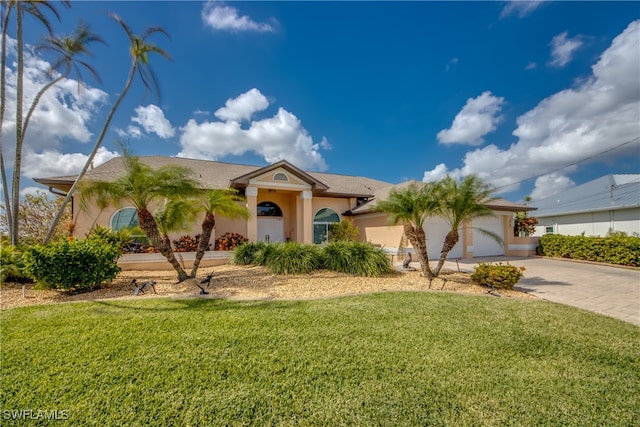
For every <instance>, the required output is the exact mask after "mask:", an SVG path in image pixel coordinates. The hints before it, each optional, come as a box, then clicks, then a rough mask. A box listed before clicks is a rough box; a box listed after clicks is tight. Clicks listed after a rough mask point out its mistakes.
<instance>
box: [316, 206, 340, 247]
mask: <svg viewBox="0 0 640 427" xmlns="http://www.w3.org/2000/svg"><path fill="white" fill-rule="evenodd" d="M335 222H340V215H338V213H337V212H336V211H334V210H333V209H331V208H322V209H320V210H319V211H318V213H317V214H316V216H315V217H314V218H313V243H315V244H321V243H326V242H327V241H328V240H329V226H330V225H331V224H333V223H335Z"/></svg>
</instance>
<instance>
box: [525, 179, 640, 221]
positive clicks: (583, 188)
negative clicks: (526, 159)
mask: <svg viewBox="0 0 640 427" xmlns="http://www.w3.org/2000/svg"><path fill="white" fill-rule="evenodd" d="M531 204H532V205H533V206H536V207H537V208H538V211H537V212H536V216H537V217H545V216H552V215H567V214H572V213H582V212H596V211H603V210H617V209H623V208H633V207H640V174H624V175H605V176H602V177H600V178H597V179H594V180H593V181H589V182H587V183H584V184H582V185H578V186H576V187H573V188H570V189H568V190H565V191H562V192H560V193H557V194H554V195H553V196H550V197H547V198H544V199H540V200H535V201H533V202H532V203H531Z"/></svg>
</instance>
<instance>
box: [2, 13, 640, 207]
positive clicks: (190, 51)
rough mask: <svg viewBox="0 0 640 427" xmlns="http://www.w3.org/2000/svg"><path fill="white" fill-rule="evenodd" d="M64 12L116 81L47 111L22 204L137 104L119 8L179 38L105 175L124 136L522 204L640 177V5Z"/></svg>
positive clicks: (154, 145)
mask: <svg viewBox="0 0 640 427" xmlns="http://www.w3.org/2000/svg"><path fill="white" fill-rule="evenodd" d="M56 6H57V8H58V10H59V11H60V14H61V22H55V23H54V29H55V30H56V32H62V33H70V32H71V31H72V30H73V28H74V26H75V24H76V23H77V21H78V19H79V18H82V19H83V20H84V21H85V22H87V23H88V24H89V25H90V26H91V29H92V30H93V31H94V32H96V33H98V34H100V35H101V36H102V37H103V38H104V39H105V41H106V42H107V43H108V46H102V45H95V46H93V48H92V51H93V53H94V57H93V58H89V59H88V62H90V63H91V64H92V65H93V66H94V67H95V68H96V69H97V70H98V72H99V74H100V77H101V80H102V82H101V83H99V82H96V81H94V80H92V78H91V76H90V74H88V73H84V74H83V76H84V79H85V82H86V84H87V86H86V87H85V88H84V90H83V91H82V93H81V95H78V93H77V84H76V82H75V81H73V80H68V81H66V82H65V83H64V84H63V85H61V86H60V87H58V88H56V89H55V90H54V91H51V92H50V93H49V94H48V95H47V97H46V98H45V99H43V102H42V107H43V108H42V109H41V110H40V111H38V112H37V113H36V115H35V116H34V121H33V124H32V126H31V128H30V129H29V131H28V134H27V139H26V144H27V146H26V147H25V154H24V155H25V161H24V175H23V176H24V177H23V187H25V191H31V190H32V189H31V188H27V187H33V186H35V183H34V182H33V181H32V180H31V179H30V178H33V177H42V176H56V175H68V174H74V173H77V172H78V171H79V170H80V168H81V167H82V164H83V161H84V159H85V158H86V155H87V154H88V153H89V152H90V151H91V148H92V147H93V143H94V141H95V138H96V135H97V134H98V133H99V130H100V128H101V127H102V124H103V122H104V117H105V116H106V114H107V112H108V110H109V108H110V106H111V104H112V103H113V102H114V100H115V98H116V97H117V95H118V94H119V92H120V91H121V90H122V87H123V85H124V82H125V79H126V76H127V72H128V68H129V57H128V45H127V39H126V37H125V35H124V32H123V31H122V30H121V28H120V27H119V26H118V25H117V24H116V23H115V22H114V21H113V20H111V19H110V18H109V17H108V16H107V14H106V12H108V11H112V12H115V13H117V14H118V15H120V16H121V17H122V18H123V19H124V21H126V22H127V23H128V24H129V26H130V27H131V28H132V29H133V30H134V32H136V33H141V32H142V31H143V30H144V29H145V28H146V27H148V26H155V25H159V26H162V27H164V28H165V29H166V30H167V32H168V33H169V34H170V35H171V39H170V40H169V39H167V38H166V37H164V36H162V35H161V34H156V35H154V36H152V37H151V38H150V41H151V42H153V43H155V44H157V45H159V46H160V47H162V48H164V49H165V50H166V51H167V52H168V53H169V54H170V55H171V57H172V59H173V61H171V62H170V61H167V60H165V59H164V58H162V57H160V56H155V57H154V56H150V61H151V64H152V68H153V69H154V71H155V73H156V76H157V79H158V81H159V83H160V87H161V98H159V99H158V98H157V97H156V96H154V95H151V94H145V91H144V90H143V85H142V84H141V83H140V81H136V82H135V83H134V87H133V89H132V90H131V91H130V92H129V94H128V95H127V97H126V99H125V101H124V102H123V104H122V106H121V107H120V109H119V110H118V112H117V114H116V117H115V119H114V121H113V123H112V126H111V128H110V131H109V133H108V135H107V138H106V139H105V144H104V147H103V148H102V149H101V151H100V153H99V155H98V158H97V160H96V163H99V162H103V161H106V160H108V159H109V158H111V157H113V156H115V155H117V151H118V148H117V145H116V141H118V140H123V141H127V142H128V144H129V145H130V147H131V148H132V149H133V150H134V152H135V153H136V154H138V155H167V156H176V155H177V156H182V157H190V158H206V159H211V160H220V161H226V162H237V163H245V164H254V165H266V164H269V163H271V162H274V161H278V160H281V159H286V160H289V161H291V162H292V163H294V164H296V165H297V166H299V167H301V168H303V169H306V170H318V171H325V172H331V173H339V174H347V175H362V176H368V177H372V178H376V179H380V180H383V181H388V182H391V183H399V182H402V181H405V180H408V179H415V180H426V181H429V180H437V179H439V178H442V177H443V176H445V175H446V174H447V173H449V174H452V175H454V176H458V177H461V176H465V175H468V174H472V173H474V174H478V175H479V176H480V177H482V178H483V179H485V180H486V181H487V182H489V183H491V184H492V185H494V186H496V187H498V188H499V189H500V191H501V196H503V197H505V198H508V199H510V200H513V201H518V200H522V198H523V197H524V196H525V195H531V196H532V197H533V198H534V200H535V199H536V198H543V197H546V196H548V195H551V194H552V193H553V192H557V191H561V190H564V189H566V188H569V187H571V186H573V185H576V184H581V183H584V182H586V181H589V180H591V179H594V178H597V177H599V176H601V175H604V174H608V173H639V172H640V140H639V139H637V138H638V137H640V78H639V77H638V76H639V75H640V46H639V44H640V6H639V4H638V3H637V2H577V1H575V2H574V1H569V2H457V1H452V2H359V1H358V2H225V3H222V2H170V1H138V2H133V1H132V2H104V1H103V2H74V3H72V7H71V9H68V10H67V9H65V8H63V7H62V5H60V4H56ZM52 21H54V19H53V18H52ZM26 27H27V32H26V35H25V38H26V41H27V42H29V43H37V42H38V41H39V40H40V38H41V37H42V36H43V34H44V29H43V28H42V26H40V25H38V24H36V23H34V22H33V20H29V19H27V20H26ZM13 34H14V33H12V32H11V31H10V35H13ZM9 54H10V60H11V54H12V51H11V50H10V51H9ZM49 60H50V58H47V57H39V56H37V54H35V53H33V54H31V55H29V57H28V70H30V72H29V73H28V78H27V80H28V81H27V82H26V83H25V90H26V93H27V97H29V96H30V95H29V94H33V93H35V92H36V90H37V88H38V87H39V85H42V84H43V82H45V81H46V75H45V74H44V71H45V70H46V68H47V62H46V61H49ZM9 71H10V73H9V75H10V76H12V75H13V74H12V73H13V68H12V64H11V63H10V64H9ZM14 86H15V85H14ZM12 88H13V87H12V86H11V83H10V85H9V90H8V101H7V106H8V107H7V108H8V111H9V110H12V107H11V105H12V102H14V100H15V91H12ZM12 94H13V98H11V97H12ZM31 96H32V95H31ZM7 114H8V117H7V119H5V128H4V129H3V146H4V149H5V159H11V158H12V157H13V154H12V152H11V151H10V148H7V146H6V145H7V144H6V143H5V142H4V141H10V138H11V135H12V134H14V133H15V131H14V128H12V125H13V126H15V115H14V116H13V122H12V118H11V113H9V112H8V113H7ZM602 153H604V154H602ZM9 163H10V160H9ZM9 166H11V165H9Z"/></svg>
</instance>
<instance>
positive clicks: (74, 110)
mask: <svg viewBox="0 0 640 427" xmlns="http://www.w3.org/2000/svg"><path fill="white" fill-rule="evenodd" d="M10 44H11V45H14V44H15V41H14V40H10ZM7 52H8V53H9V55H13V53H12V50H9V49H8V50H7ZM11 58H12V56H10V58H9V59H8V61H7V86H6V102H7V105H6V109H5V117H4V123H3V129H2V138H3V140H4V141H11V140H13V141H15V127H16V117H15V102H16V72H15V69H14V68H13V67H15V62H14V61H13V59H11ZM24 63H25V68H24V96H25V102H24V105H25V108H24V113H25V114H26V112H27V111H28V109H29V107H30V106H31V104H32V102H33V99H34V98H35V96H36V95H37V93H38V91H40V90H41V88H42V87H43V86H44V85H45V84H47V83H48V82H50V81H51V77H50V75H49V74H48V70H49V68H50V65H49V63H48V62H46V61H43V60H42V59H40V58H38V57H37V56H35V55H34V54H33V52H32V51H31V49H30V48H29V47H28V48H27V49H26V50H25V56H24ZM78 88H79V86H78V81H76V80H73V79H64V80H62V81H61V82H59V83H58V84H57V85H56V86H54V87H52V88H50V89H49V90H48V91H47V92H45V93H44V95H43V96H42V98H41V99H40V102H39V103H38V108H37V109H36V110H35V111H34V113H33V116H32V117H31V120H30V123H29V127H28V128H27V132H26V135H25V147H24V149H25V150H27V149H32V150H35V151H38V150H42V149H45V148H48V149H51V148H52V147H53V148H56V147H58V146H59V144H60V143H61V142H62V141H63V140H65V139H67V138H68V139H73V140H75V141H78V142H88V141H90V140H91V137H92V134H91V132H90V131H89V129H88V124H89V122H90V121H91V120H92V119H93V118H94V115H95V113H97V111H98V109H99V107H101V106H102V105H104V103H106V102H107V100H108V95H107V94H106V93H105V92H103V91H101V90H99V89H96V88H92V87H89V86H81V87H80V90H78ZM14 146H15V145H14V144H7V145H5V150H7V151H5V153H4V155H5V162H8V163H10V164H11V163H12V161H13V157H14V153H13V152H11V150H13V149H14ZM10 164H9V165H7V166H11V165H10Z"/></svg>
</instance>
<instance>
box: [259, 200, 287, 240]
mask: <svg viewBox="0 0 640 427" xmlns="http://www.w3.org/2000/svg"><path fill="white" fill-rule="evenodd" d="M257 207H258V241H259V242H267V243H269V242H273V243H277V242H284V220H283V217H282V210H281V209H280V207H279V206H278V205H276V204H275V203H273V202H262V203H258V206H257Z"/></svg>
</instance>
